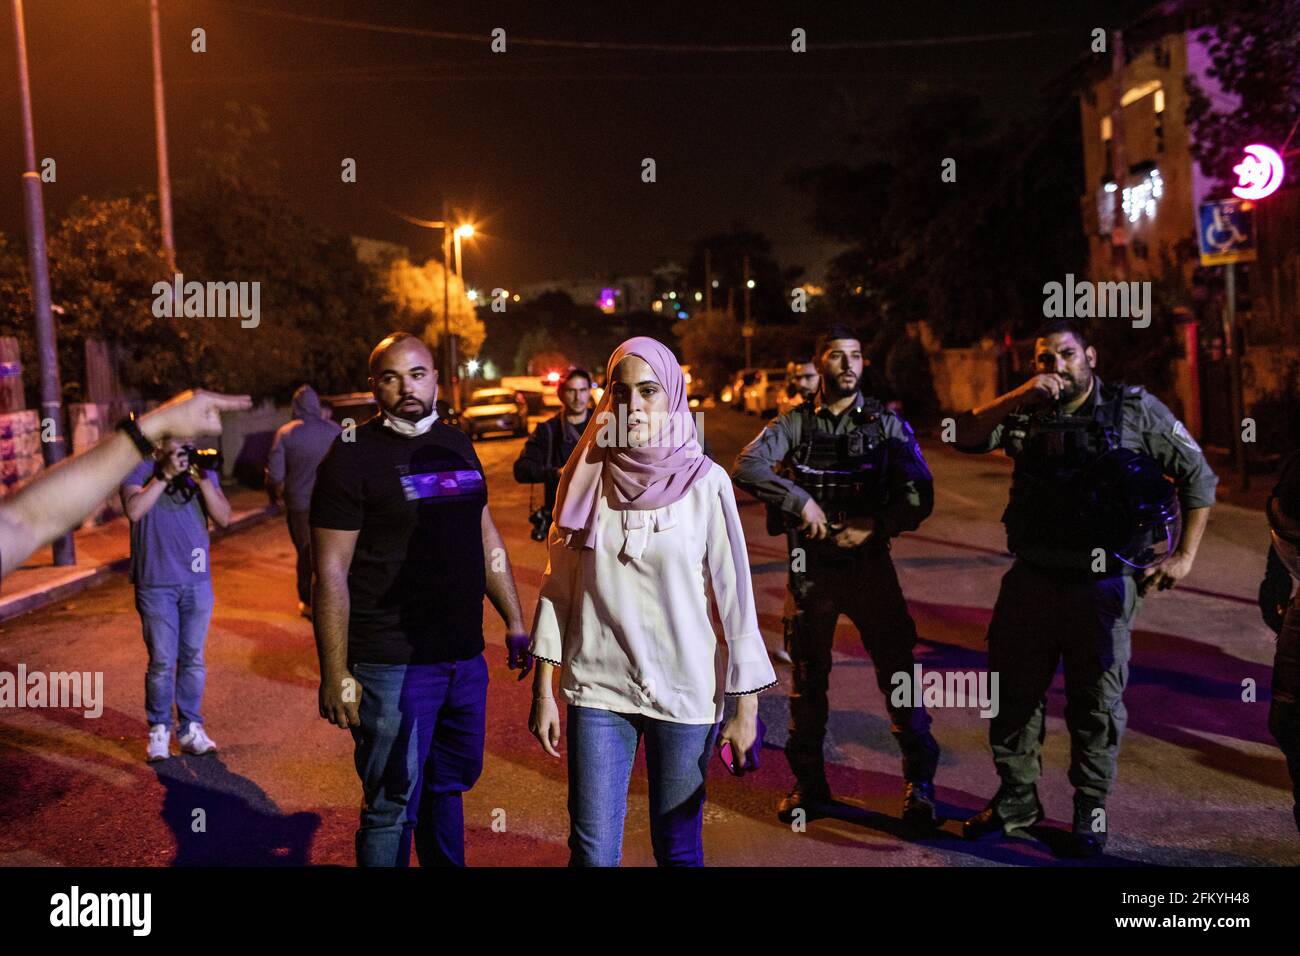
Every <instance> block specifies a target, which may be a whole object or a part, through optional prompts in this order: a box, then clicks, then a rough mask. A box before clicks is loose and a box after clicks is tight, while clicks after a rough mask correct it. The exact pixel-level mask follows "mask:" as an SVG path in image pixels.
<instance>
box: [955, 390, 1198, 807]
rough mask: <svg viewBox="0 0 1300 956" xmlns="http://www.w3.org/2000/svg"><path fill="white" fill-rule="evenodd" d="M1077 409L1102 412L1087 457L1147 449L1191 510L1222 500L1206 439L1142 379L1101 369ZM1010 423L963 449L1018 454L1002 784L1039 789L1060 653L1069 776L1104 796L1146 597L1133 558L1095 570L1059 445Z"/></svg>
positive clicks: (1004, 640) (1007, 605) (1004, 603)
mask: <svg viewBox="0 0 1300 956" xmlns="http://www.w3.org/2000/svg"><path fill="white" fill-rule="evenodd" d="M1075 417H1076V418H1079V419H1084V418H1087V419H1091V421H1092V423H1093V425H1092V427H1091V428H1090V431H1091V432H1092V434H1093V435H1094V436H1095V441H1094V442H1093V444H1095V445H1096V446H1098V447H1094V448H1092V450H1091V451H1090V452H1085V455H1084V457H1085V458H1086V457H1087V455H1088V454H1092V455H1094V456H1095V455H1096V454H1099V453H1101V452H1104V451H1105V450H1106V448H1107V447H1108V446H1109V447H1123V448H1128V449H1131V450H1133V451H1136V452H1140V453H1142V454H1145V455H1149V456H1150V457H1152V458H1154V459H1156V460H1157V461H1158V462H1160V464H1161V465H1162V466H1163V467H1164V469H1165V472H1166V474H1167V475H1169V476H1170V477H1171V478H1173V480H1174V482H1175V484H1176V486H1177V489H1178V497H1179V502H1180V506H1181V508H1182V510H1183V512H1184V513H1186V512H1187V511H1189V510H1191V509H1193V508H1205V507H1209V506H1210V505H1212V504H1213V503H1214V488H1215V485H1216V484H1217V482H1218V479H1217V478H1216V477H1215V476H1214V473H1213V472H1212V471H1211V470H1210V468H1209V466H1208V465H1207V464H1206V461H1205V457H1204V455H1203V454H1202V453H1201V449H1200V448H1199V446H1197V444H1196V442H1195V441H1194V440H1193V439H1192V437H1191V436H1190V435H1189V434H1188V433H1187V429H1186V428H1185V427H1184V426H1183V424H1182V422H1180V421H1178V419H1176V418H1175V417H1174V416H1173V413H1171V412H1170V411H1169V409H1168V408H1166V407H1165V406H1164V404H1162V403H1161V402H1160V401H1159V400H1158V399H1157V398H1155V397H1154V396H1152V395H1149V394H1148V393H1147V392H1146V391H1145V390H1143V389H1142V388H1140V387H1135V386H1118V385H1117V386H1113V387H1112V386H1104V385H1103V384H1102V381H1101V379H1099V378H1095V377H1094V380H1093V389H1092V392H1091V394H1090V395H1089V396H1088V399H1087V400H1086V401H1085V403H1084V404H1083V406H1082V407H1080V408H1079V409H1078V410H1077V411H1076V412H1075ZM1011 422H1012V420H1011V419H1008V421H1004V422H1003V423H1001V424H999V425H998V426H997V427H996V428H994V430H993V432H992V433H991V434H990V435H989V437H988V439H987V441H985V442H984V444H983V445H980V446H978V447H973V448H971V447H967V448H962V449H961V450H962V451H966V452H973V453H978V452H988V451H992V450H993V449H995V448H999V447H1002V448H1005V449H1006V450H1007V452H1008V454H1011V455H1013V456H1014V457H1015V460H1016V467H1015V472H1014V474H1013V477H1012V493H1011V502H1010V504H1009V505H1008V507H1007V510H1006V512H1005V514H1004V515H1003V519H1002V520H1003V522H1004V523H1005V524H1006V526H1007V539H1008V547H1009V549H1010V550H1012V551H1013V552H1014V553H1015V554H1016V557H1017V560H1016V562H1015V564H1013V565H1012V567H1011V568H1010V570H1008V571H1007V573H1006V575H1005V577H1003V579H1002V586H1001V589H1000V591H999V592H998V598H997V603H996V605H995V606H994V609H993V619H992V621H991V623H990V624H989V633H988V641H989V669H990V670H991V671H994V672H997V673H998V674H999V680H1000V694H1001V701H1000V707H999V710H998V713H997V716H996V717H994V718H992V719H991V720H990V722H989V742H990V744H991V745H992V749H993V761H994V764H995V765H996V766H997V770H998V775H999V776H1000V777H1001V778H1002V781H1003V790H1002V791H1000V794H1001V795H1002V798H1003V799H1006V800H1007V801H1009V803H1010V802H1015V801H1018V800H1021V799H1032V797H1027V796H1026V795H1027V794H1031V793H1032V788H1033V785H1034V783H1035V782H1036V781H1037V779H1038V776H1039V773H1040V772H1041V769H1042V757H1041V750H1042V744H1043V737H1044V732H1045V724H1044V710H1045V706H1046V694H1047V689H1048V687H1049V686H1050V685H1051V683H1052V678H1053V677H1054V676H1055V674H1056V668H1057V665H1058V663H1060V662H1061V661H1062V660H1063V661H1064V664H1065V699H1066V704H1065V722H1066V726H1067V727H1068V728H1069V731H1070V773H1069V776H1070V782H1071V783H1072V784H1073V785H1074V787H1075V789H1076V792H1077V796H1076V800H1082V801H1085V802H1086V803H1087V804H1089V805H1092V806H1101V805H1102V804H1104V802H1105V798H1106V795H1107V794H1108V793H1109V791H1110V787H1111V784H1112V783H1113V781H1114V779H1115V763H1116V759H1117V757H1118V755H1119V745H1120V738H1121V737H1122V736H1123V733H1124V727H1125V724H1126V718H1127V715H1126V712H1125V710H1124V701H1123V693H1124V687H1125V685H1126V684H1127V682H1128V673H1129V657H1130V649H1131V633H1132V623H1133V617H1134V615H1135V614H1136V613H1137V610H1138V607H1139V606H1140V604H1141V600H1142V599H1141V598H1140V597H1139V595H1138V590H1137V579H1136V577H1135V574H1134V569H1132V568H1130V567H1128V566H1126V565H1124V564H1123V563H1122V562H1120V561H1118V560H1116V559H1114V558H1113V557H1111V556H1107V557H1106V560H1105V566H1104V568H1103V569H1100V570H1097V571H1094V570H1093V567H1094V565H1095V563H1096V559H1095V557H1094V555H1095V554H1096V552H1095V551H1094V549H1093V548H1092V547H1090V546H1089V545H1090V542H1089V541H1088V538H1087V529H1086V528H1077V527H1075V528H1071V527H1070V520H1069V517H1068V515H1069V513H1070V512H1071V509H1070V507H1069V492H1068V489H1067V487H1066V485H1065V484H1064V483H1063V482H1060V483H1057V484H1053V480H1052V477H1051V476H1052V474H1053V470H1052V463H1051V461H1050V460H1048V459H1050V458H1051V446H1050V445H1049V444H1048V443H1037V442H1032V441H1031V442H1027V443H1025V444H1024V446H1023V447H1020V446H1019V442H1018V439H1019V436H1018V435H1017V434H1016V430H1015V428H1014V427H1013V426H1012V424H1011ZM1059 440H1060V439H1059V436H1058V441H1059ZM1080 444H1081V445H1086V444H1088V442H1087V441H1086V440H1085V441H1082V442H1081V443H1080ZM1061 446H1062V447H1064V446H1065V442H1063V441H1062V442H1061ZM1058 450H1059V449H1058ZM1062 454H1066V452H1065V451H1062Z"/></svg>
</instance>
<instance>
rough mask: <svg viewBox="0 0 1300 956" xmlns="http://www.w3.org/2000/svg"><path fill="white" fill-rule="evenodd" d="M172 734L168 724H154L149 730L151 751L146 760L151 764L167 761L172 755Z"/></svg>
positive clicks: (148, 752)
mask: <svg viewBox="0 0 1300 956" xmlns="http://www.w3.org/2000/svg"><path fill="white" fill-rule="evenodd" d="M171 743H172V732H171V729H170V728H169V727H168V726H167V725H166V724H154V725H153V726H152V727H150V728H149V750H148V751H147V753H146V755H145V759H146V760H148V761H149V762H150V763H157V762H158V761H159V760H166V759H167V758H168V757H170V756H171V755H172V749H171Z"/></svg>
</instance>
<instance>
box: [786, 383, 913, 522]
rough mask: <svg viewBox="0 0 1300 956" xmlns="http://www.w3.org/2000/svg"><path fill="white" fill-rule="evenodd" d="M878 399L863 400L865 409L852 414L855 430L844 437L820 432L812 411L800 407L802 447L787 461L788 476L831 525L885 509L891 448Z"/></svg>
mask: <svg viewBox="0 0 1300 956" xmlns="http://www.w3.org/2000/svg"><path fill="white" fill-rule="evenodd" d="M883 412H884V408H883V407H882V406H881V404H880V402H879V401H877V400H876V399H874V398H868V397H866V396H864V397H863V401H862V408H861V409H860V410H857V409H852V410H850V411H849V412H848V414H849V415H851V416H853V418H852V422H853V425H854V428H853V429H852V430H851V431H849V432H847V433H846V434H842V435H833V434H831V433H829V432H825V431H821V430H819V429H818V428H817V426H816V424H815V417H814V413H813V410H812V408H811V407H810V406H808V405H801V406H799V408H798V409H797V410H796V414H798V415H800V416H801V422H800V424H801V427H800V435H799V444H798V445H796V446H795V448H794V450H793V451H792V452H791V454H790V457H789V458H788V459H787V462H786V475H787V477H789V478H790V479H791V480H792V481H793V482H794V483H795V484H796V485H798V486H799V487H800V488H802V489H804V490H805V491H806V492H808V493H809V494H810V495H812V497H813V500H814V501H816V502H817V504H819V505H820V506H821V509H822V510H823V511H824V512H826V516H827V517H828V518H830V519H831V521H836V522H837V521H840V520H842V519H843V518H847V517H853V516H855V515H869V514H874V513H875V512H877V511H879V510H880V508H881V507H883V506H884V504H885V500H886V496H887V495H888V490H889V482H888V481H887V479H886V472H887V470H888V465H889V460H888V456H889V445H888V443H887V442H886V441H885V429H884V424H883V423H882V422H881V414H882V413H883Z"/></svg>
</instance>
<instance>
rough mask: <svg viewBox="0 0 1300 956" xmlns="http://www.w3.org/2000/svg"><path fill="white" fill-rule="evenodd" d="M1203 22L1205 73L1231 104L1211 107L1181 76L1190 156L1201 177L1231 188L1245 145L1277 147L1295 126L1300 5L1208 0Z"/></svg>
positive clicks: (1299, 105)
mask: <svg viewBox="0 0 1300 956" xmlns="http://www.w3.org/2000/svg"><path fill="white" fill-rule="evenodd" d="M1205 16H1206V18H1207V20H1209V21H1210V22H1212V23H1213V24H1214V26H1212V27H1209V28H1207V29H1206V31H1205V32H1204V34H1203V37H1204V40H1205V42H1206V47H1207V50H1208V52H1209V54H1210V62H1211V66H1210V68H1209V71H1208V72H1209V75H1210V76H1211V77H1213V78H1214V80H1215V81H1216V82H1217V83H1218V84H1219V86H1220V87H1222V89H1223V91H1224V93H1226V94H1228V95H1229V96H1231V97H1232V98H1233V99H1234V100H1235V103H1234V104H1233V106H1232V107H1231V108H1230V109H1228V110H1219V109H1216V108H1215V104H1214V103H1213V102H1212V100H1211V99H1210V94H1209V91H1207V90H1206V89H1205V88H1204V87H1202V85H1201V84H1200V83H1199V82H1198V81H1197V79H1196V78H1195V77H1192V76H1189V77H1188V78H1187V92H1188V105H1187V123H1188V126H1189V127H1190V128H1191V131H1192V155H1193V156H1194V157H1195V158H1196V159H1197V160H1198V161H1199V162H1200V166H1201V171H1202V172H1203V173H1205V175H1207V176H1211V177H1213V178H1215V179H1217V180H1219V181H1220V182H1221V183H1223V184H1228V183H1235V182H1236V178H1237V177H1236V176H1235V175H1234V174H1233V172H1232V167H1233V166H1234V165H1236V164H1237V163H1238V162H1240V161H1241V148H1242V147H1243V146H1246V145H1249V144H1250V143H1271V144H1273V145H1274V146H1275V147H1278V148H1280V147H1281V146H1282V145H1283V144H1284V143H1286V142H1287V141H1288V139H1294V135H1295V131H1296V127H1297V125H1300V0H1212V2H1210V3H1209V5H1208V9H1207V10H1206V11H1205ZM1292 166H1293V167H1294V166H1295V164H1292ZM1295 179H1296V174H1295V173H1294V171H1293V172H1292V174H1291V180H1292V182H1294V181H1295Z"/></svg>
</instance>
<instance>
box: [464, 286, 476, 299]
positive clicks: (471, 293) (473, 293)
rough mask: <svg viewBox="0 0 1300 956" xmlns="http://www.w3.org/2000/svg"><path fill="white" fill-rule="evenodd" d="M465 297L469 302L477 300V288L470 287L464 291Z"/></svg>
mask: <svg viewBox="0 0 1300 956" xmlns="http://www.w3.org/2000/svg"><path fill="white" fill-rule="evenodd" d="M465 298H467V299H469V300H470V301H471V302H477V301H478V289H470V290H469V291H468V292H466V293H465Z"/></svg>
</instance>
